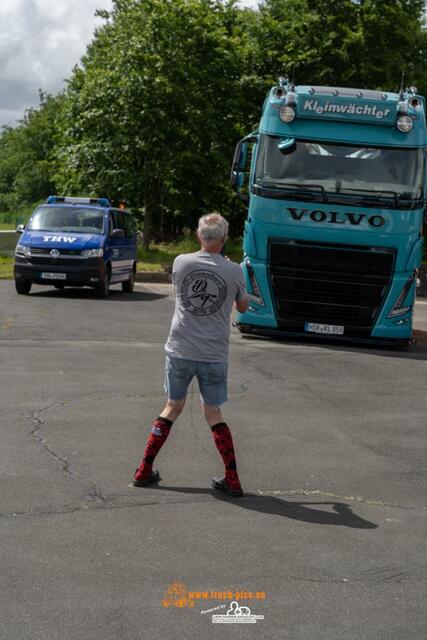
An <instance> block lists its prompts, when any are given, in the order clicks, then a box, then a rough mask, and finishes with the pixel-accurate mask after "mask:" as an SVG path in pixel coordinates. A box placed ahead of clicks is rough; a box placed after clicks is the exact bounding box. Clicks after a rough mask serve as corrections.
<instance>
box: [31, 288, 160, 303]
mask: <svg viewBox="0 0 427 640" xmlns="http://www.w3.org/2000/svg"><path fill="white" fill-rule="evenodd" d="M30 297H34V298H52V299H53V298H56V299H59V298H65V299H79V300H85V299H88V300H94V301H99V302H141V301H145V302H149V301H150V300H158V299H160V298H167V297H168V294H165V293H154V292H153V291H134V292H133V293H123V291H120V289H117V291H116V290H115V289H111V290H110V292H109V294H108V297H107V298H99V297H98V296H97V295H96V293H95V292H94V291H93V290H92V289H80V288H74V289H73V288H72V287H70V288H67V289H48V290H47V291H35V292H34V293H31V294H30Z"/></svg>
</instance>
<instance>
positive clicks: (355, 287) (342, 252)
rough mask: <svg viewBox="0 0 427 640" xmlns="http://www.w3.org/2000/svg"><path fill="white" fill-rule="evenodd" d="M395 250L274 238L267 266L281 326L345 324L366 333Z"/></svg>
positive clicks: (347, 330)
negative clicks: (311, 323)
mask: <svg viewBox="0 0 427 640" xmlns="http://www.w3.org/2000/svg"><path fill="white" fill-rule="evenodd" d="M395 253H396V252H395V250H394V249H389V248H383V247H366V246H354V245H337V244H326V243H313V242H304V241H300V240H298V241H296V240H280V241H279V240H277V241H272V242H270V250H269V267H270V279H271V286H272V292H273V298H274V302H275V307H276V313H277V320H278V323H279V327H280V328H282V329H286V330H291V331H292V330H294V331H304V324H305V322H315V323H316V322H317V323H322V324H333V325H344V327H345V335H348V336H357V335H359V336H367V335H370V333H371V330H372V328H373V326H374V324H375V320H376V318H377V315H378V313H379V310H380V308H381V304H382V301H383V300H384V297H385V295H386V293H387V290H388V287H389V284H390V280H391V276H392V273H393V267H394V260H395Z"/></svg>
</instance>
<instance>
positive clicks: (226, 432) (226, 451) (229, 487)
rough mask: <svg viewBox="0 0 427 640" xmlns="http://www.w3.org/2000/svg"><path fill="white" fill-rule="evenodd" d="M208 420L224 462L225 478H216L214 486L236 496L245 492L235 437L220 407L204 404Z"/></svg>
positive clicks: (213, 482)
mask: <svg viewBox="0 0 427 640" xmlns="http://www.w3.org/2000/svg"><path fill="white" fill-rule="evenodd" d="M203 410H204V414H205V418H206V421H207V423H208V425H209V426H210V428H211V431H212V435H213V438H214V442H215V445H216V448H217V449H218V451H219V454H220V456H221V458H222V460H223V462H224V466H225V478H223V479H222V480H221V479H217V478H214V479H213V481H212V486H213V487H215V489H219V490H221V491H225V492H226V493H228V494H230V495H234V496H241V495H242V494H243V491H242V487H241V485H240V481H239V476H238V473H237V466H236V455H235V452H234V444H233V437H232V435H231V431H230V429H229V427H228V425H227V424H226V423H225V422H224V419H223V417H222V412H221V409H220V408H219V407H214V406H210V405H207V404H203Z"/></svg>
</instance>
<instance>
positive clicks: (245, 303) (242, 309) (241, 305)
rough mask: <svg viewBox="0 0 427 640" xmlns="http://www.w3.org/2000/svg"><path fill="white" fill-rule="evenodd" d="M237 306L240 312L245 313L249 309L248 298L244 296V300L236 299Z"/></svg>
mask: <svg viewBox="0 0 427 640" xmlns="http://www.w3.org/2000/svg"><path fill="white" fill-rule="evenodd" d="M235 306H236V309H237V311H238V312H239V313H245V311H247V310H248V309H249V300H248V298H243V300H239V302H237V300H236V303H235Z"/></svg>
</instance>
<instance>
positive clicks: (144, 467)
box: [133, 398, 185, 487]
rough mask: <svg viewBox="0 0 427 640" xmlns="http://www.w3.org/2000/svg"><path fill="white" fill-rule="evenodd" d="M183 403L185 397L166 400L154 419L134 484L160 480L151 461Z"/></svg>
mask: <svg viewBox="0 0 427 640" xmlns="http://www.w3.org/2000/svg"><path fill="white" fill-rule="evenodd" d="M184 405H185V398H184V399H183V400H168V401H167V403H166V406H165V408H164V409H163V411H162V412H161V414H160V415H159V417H158V418H156V419H155V420H154V422H153V424H152V427H151V432H150V435H149V437H148V440H147V444H146V446H145V450H144V455H143V458H142V460H141V463H140V465H139V468H138V469H137V470H136V472H135V476H134V480H133V484H134V486H136V487H144V486H147V485H149V484H152V483H153V482H157V481H158V480H160V475H159V472H158V471H153V462H154V459H155V457H156V456H157V454H158V453H159V451H160V449H161V448H162V446H163V445H164V443H165V442H166V439H167V437H168V435H169V433H170V430H171V428H172V425H173V423H174V422H175V420H176V419H177V418H178V416H179V414H180V413H181V411H182V410H183V408H184Z"/></svg>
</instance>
